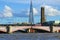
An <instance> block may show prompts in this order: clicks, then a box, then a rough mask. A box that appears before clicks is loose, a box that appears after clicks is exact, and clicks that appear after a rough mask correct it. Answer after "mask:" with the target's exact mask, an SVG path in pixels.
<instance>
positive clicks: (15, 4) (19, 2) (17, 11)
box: [0, 0, 60, 24]
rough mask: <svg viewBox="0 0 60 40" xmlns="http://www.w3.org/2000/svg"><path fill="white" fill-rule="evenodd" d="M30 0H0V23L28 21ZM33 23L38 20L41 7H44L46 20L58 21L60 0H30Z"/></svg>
mask: <svg viewBox="0 0 60 40" xmlns="http://www.w3.org/2000/svg"><path fill="white" fill-rule="evenodd" d="M30 1H31V0H0V24H8V23H17V22H19V23H22V22H28V21H29V11H30ZM32 2H33V14H34V23H39V22H40V15H41V7H42V6H43V7H45V17H46V21H55V20H59V21H60V0H49V1H48V0H32Z"/></svg>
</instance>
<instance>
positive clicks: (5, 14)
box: [0, 5, 13, 17]
mask: <svg viewBox="0 0 60 40" xmlns="http://www.w3.org/2000/svg"><path fill="white" fill-rule="evenodd" d="M0 15H1V16H0V17H12V16H13V14H12V9H11V8H10V7H9V6H7V5H5V7H4V9H3V13H2V14H0Z"/></svg>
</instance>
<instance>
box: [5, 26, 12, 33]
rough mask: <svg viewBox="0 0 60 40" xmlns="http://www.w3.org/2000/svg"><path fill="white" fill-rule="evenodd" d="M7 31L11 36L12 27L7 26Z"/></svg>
mask: <svg viewBox="0 0 60 40" xmlns="http://www.w3.org/2000/svg"><path fill="white" fill-rule="evenodd" d="M6 29H7V33H9V34H10V33H11V26H7V27H6Z"/></svg>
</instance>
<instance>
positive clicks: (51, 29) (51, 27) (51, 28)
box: [50, 25, 53, 33]
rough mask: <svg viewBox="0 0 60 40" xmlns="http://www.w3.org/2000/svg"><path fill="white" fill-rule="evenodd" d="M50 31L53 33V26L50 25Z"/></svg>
mask: <svg viewBox="0 0 60 40" xmlns="http://www.w3.org/2000/svg"><path fill="white" fill-rule="evenodd" d="M50 32H51V33H53V26H52V25H50Z"/></svg>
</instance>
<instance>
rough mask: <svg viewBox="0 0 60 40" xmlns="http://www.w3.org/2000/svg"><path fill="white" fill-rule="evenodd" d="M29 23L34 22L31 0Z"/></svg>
mask: <svg viewBox="0 0 60 40" xmlns="http://www.w3.org/2000/svg"><path fill="white" fill-rule="evenodd" d="M29 23H30V24H34V18H33V5H32V0H31V3H30V13H29Z"/></svg>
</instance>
